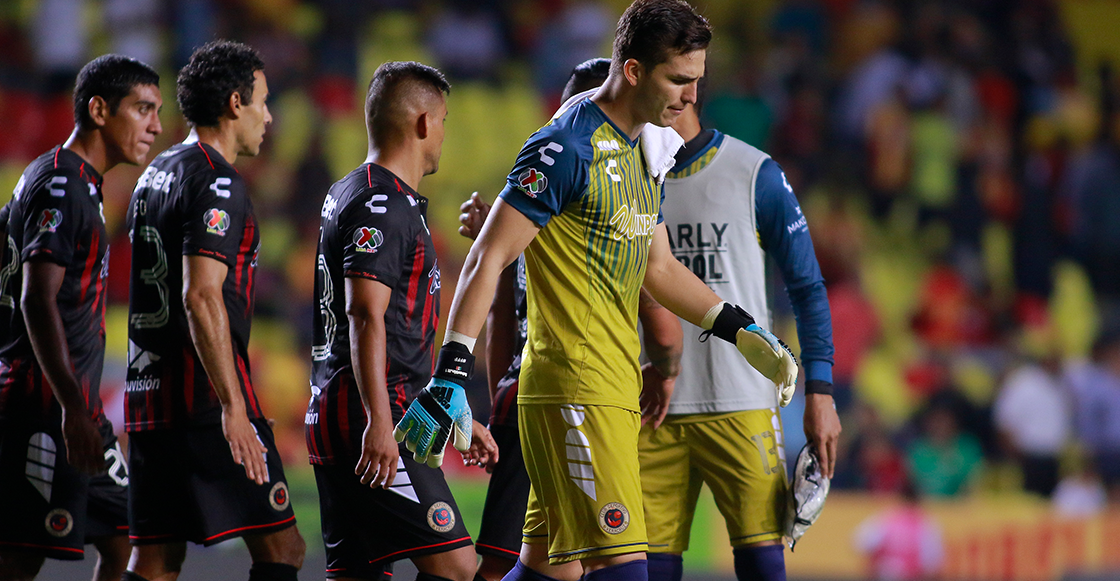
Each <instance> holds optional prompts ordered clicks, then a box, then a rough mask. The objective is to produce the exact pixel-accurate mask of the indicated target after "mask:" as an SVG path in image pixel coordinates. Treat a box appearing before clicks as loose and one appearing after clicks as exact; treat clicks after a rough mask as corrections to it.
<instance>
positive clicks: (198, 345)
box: [125, 41, 305, 581]
mask: <svg viewBox="0 0 1120 581" xmlns="http://www.w3.org/2000/svg"><path fill="white" fill-rule="evenodd" d="M267 97H268V84H267V81H266V79H265V75H264V63H263V62H261V59H260V56H259V55H258V54H257V52H256V51H255V50H253V49H252V48H250V47H248V46H245V45H243V44H239V43H235V42H229V41H214V42H211V43H208V44H206V45H204V46H202V47H200V48H198V49H197V50H195V52H194V54H193V55H191V59H190V62H189V63H188V64H187V65H186V66H185V67H183V70H182V71H180V72H179V79H178V101H179V108H180V109H181V110H182V111H183V115H184V116H185V117H186V119H187V121H188V122H189V123H190V125H191V132H190V135H188V137H187V139H186V140H185V141H184V142H183V143H181V144H178V145H176V146H174V147H172V148H170V149H168V150H167V151H165V152H163V153H162V154H160V155H159V156H158V157H157V158H156V159H155V160H153V161H152V163H151V165H149V166H148V168H147V169H146V170H145V171H144V173H143V175H141V176H140V179H139V181H137V183H136V188H135V190H134V191H133V193H132V200H131V202H130V203H129V235H130V237H131V239H132V274H131V285H130V289H129V290H130V292H129V305H128V311H129V315H128V341H129V342H128V374H127V377H126V384H125V392H126V393H125V425H126V428H127V429H128V431H129V435H130V439H129V469H130V471H131V474H132V486H131V492H130V496H129V503H130V509H129V534H130V537H131V540H132V544H133V550H132V559H131V562H130V563H129V571H128V572H127V573H126V574H125V575H126V576H125V579H126V580H129V581H139V580H142V579H153V580H154V579H175V578H176V577H177V576H178V574H179V570H180V568H181V566H182V563H183V559H184V558H185V556H186V542H187V541H190V542H192V543H198V544H203V545H212V544H214V543H219V542H221V541H224V540H226V539H230V538H234V537H242V538H244V540H245V544H246V546H247V547H248V548H249V554H250V555H251V556H252V559H253V565H252V569H251V570H250V572H249V579H250V580H252V581H282V580H283V581H293V580H294V579H296V573H297V571H298V570H299V567H300V566H301V565H302V564H303V553H304V548H305V546H304V542H303V539H302V537H300V534H299V531H298V530H297V529H296V527H295V515H294V513H293V512H292V507H291V502H290V498H289V493H288V485H287V482H285V480H284V468H283V465H282V464H281V461H280V455H279V453H278V452H277V449H276V443H275V441H274V440H273V435H272V429H271V428H270V427H269V425H268V422H267V420H266V419H265V415H264V411H263V410H262V409H261V404H260V402H259V401H258V399H257V395H256V393H255V391H254V389H253V383H252V375H251V374H250V369H249V354H248V343H249V328H250V323H251V321H252V315H253V296H254V280H255V270H256V266H257V255H258V253H259V251H260V230H259V228H258V225H257V220H256V218H255V216H254V214H253V204H252V201H251V200H250V199H249V192H248V189H247V188H246V185H245V181H244V179H242V178H241V176H240V175H239V174H238V173H237V170H236V169H235V168H234V166H233V163H234V162H235V161H236V160H237V158H238V156H241V155H248V156H252V155H256V154H257V153H258V152H259V151H260V146H261V142H262V141H263V139H264V133H265V128H266V127H267V125H268V124H269V123H270V122H271V121H272V116H271V115H269V112H268V105H266V104H265V100H266V98H267Z"/></svg>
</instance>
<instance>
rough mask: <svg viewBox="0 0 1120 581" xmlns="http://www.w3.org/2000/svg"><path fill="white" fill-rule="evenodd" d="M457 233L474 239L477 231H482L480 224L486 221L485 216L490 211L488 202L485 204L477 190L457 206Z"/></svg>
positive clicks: (476, 236)
mask: <svg viewBox="0 0 1120 581" xmlns="http://www.w3.org/2000/svg"><path fill="white" fill-rule="evenodd" d="M459 211H460V212H462V213H461V214H459V223H460V224H462V226H459V234H461V235H463V236H466V237H467V238H470V239H471V240H474V239H475V238H478V233H479V232H481V231H482V224H483V223H485V222H486V216H487V214H489V213H490V204H487V203H486V202H484V201H483V200H482V198H480V197H479V195H478V192H474V193H473V194H471V197H470V198H469V199H468V200H467V201H465V202H463V204H462V205H461V206H459Z"/></svg>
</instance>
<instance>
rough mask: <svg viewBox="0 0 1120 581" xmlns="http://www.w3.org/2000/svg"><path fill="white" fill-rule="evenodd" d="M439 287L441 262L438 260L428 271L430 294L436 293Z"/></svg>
mask: <svg viewBox="0 0 1120 581" xmlns="http://www.w3.org/2000/svg"><path fill="white" fill-rule="evenodd" d="M439 287H440V284H439V262H438V261H437V262H436V263H435V264H433V265H432V269H431V270H429V271H428V294H430V295H434V294H436V291H437V290H439Z"/></svg>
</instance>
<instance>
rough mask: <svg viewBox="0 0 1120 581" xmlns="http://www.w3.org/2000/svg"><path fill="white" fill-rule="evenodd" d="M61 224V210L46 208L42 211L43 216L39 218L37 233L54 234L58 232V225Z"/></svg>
mask: <svg viewBox="0 0 1120 581" xmlns="http://www.w3.org/2000/svg"><path fill="white" fill-rule="evenodd" d="M61 223H62V210H55V209H53V208H47V209H46V210H43V215H42V216H39V231H40V232H54V231H55V230H58V225H59V224H61Z"/></svg>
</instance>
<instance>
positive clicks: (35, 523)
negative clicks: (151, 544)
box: [0, 55, 163, 580]
mask: <svg viewBox="0 0 1120 581" xmlns="http://www.w3.org/2000/svg"><path fill="white" fill-rule="evenodd" d="M162 104H163V100H162V99H161V98H160V94H159V75H157V74H156V72H155V71H153V70H152V69H151V67H149V66H148V65H146V64H144V63H142V62H140V61H137V60H135V59H131V58H128V57H124V56H120V55H105V56H102V57H98V58H97V59H94V60H93V61H91V62H90V63H89V64H87V65H86V66H85V67H83V68H82V70H81V72H80V73H78V80H77V85H76V87H75V89H74V125H75V126H74V132H73V133H71V134H70V137H69V139H67V140H66V143H64V144H63V145H61V146H59V147H56V148H54V149H52V150H51V151H48V152H47V153H45V154H43V155H41V156H39V158H38V159H36V160H35V161H33V162H32V163H31V165H29V166H28V167H27V169H26V170H25V171H24V172H23V175H22V176H21V177H20V180H19V183H18V184H17V185H16V188H15V193H14V195H13V197H12V200H11V202H9V204H8V205H7V206H5V207H4V209H3V210H2V211H0V217H2V218H3V220H2V224H0V230H3V232H4V233H3V236H4V244H3V245H2V246H3V250H4V252H3V256H2V258H3V260H2V266H0V490H2V491H3V498H2V499H0V522H2V523H3V526H0V579H32V578H34V577H35V575H36V574H37V573H38V572H39V568H40V567H41V566H42V564H43V559H44V558H45V557H50V558H53V559H81V558H82V556H83V545H84V544H85V543H89V542H92V543H93V544H94V546H96V547H97V550H98V553H99V555H100V557H99V560H98V563H97V566H96V568H95V569H94V578H95V579H103V580H104V579H114V580H115V579H119V578H120V575H121V571H123V570H124V567H125V564H126V563H127V560H128V541H127V538H126V537H125V536H124V535H125V532H126V531H127V528H128V526H127V524H128V492H127V485H128V470H127V467H126V466H125V465H124V455H123V454H122V453H121V450H120V445H119V444H118V443H117V438H116V436H114V435H113V426H112V425H111V424H110V423H109V420H108V419H106V417H105V414H104V412H103V410H102V404H101V396H100V393H99V387H100V383H101V369H102V364H103V363H104V359H105V293H106V287H105V276H106V274H107V273H108V267H109V264H108V263H109V260H108V252H109V248H108V240H109V239H108V236H107V235H106V232H105V216H104V208H103V206H102V194H101V183H102V177H101V176H102V175H103V174H104V173H105V172H107V171H109V170H110V169H112V168H113V167H115V166H116V165H118V164H121V163H127V164H133V165H138V164H140V163H143V162H144V161H145V160H146V158H147V156H148V153H149V151H150V149H151V146H152V142H153V141H154V140H155V137H156V135H158V134H159V133H160V131H162V128H161V126H160V122H159V109H160V107H161V106H162Z"/></svg>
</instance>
